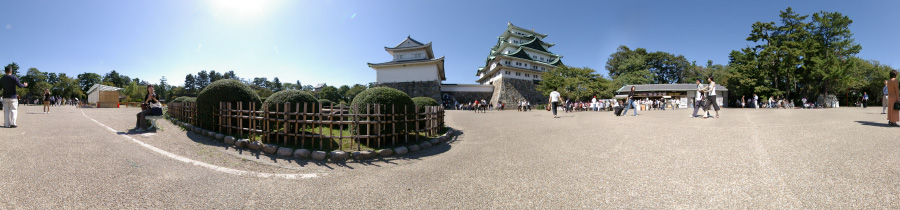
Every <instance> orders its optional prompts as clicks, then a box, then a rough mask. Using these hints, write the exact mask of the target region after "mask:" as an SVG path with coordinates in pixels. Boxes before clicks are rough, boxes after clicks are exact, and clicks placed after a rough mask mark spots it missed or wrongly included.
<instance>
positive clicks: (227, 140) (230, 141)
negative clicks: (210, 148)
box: [225, 136, 236, 145]
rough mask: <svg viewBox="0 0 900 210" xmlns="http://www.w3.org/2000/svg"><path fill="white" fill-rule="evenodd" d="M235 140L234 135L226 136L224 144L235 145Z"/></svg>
mask: <svg viewBox="0 0 900 210" xmlns="http://www.w3.org/2000/svg"><path fill="white" fill-rule="evenodd" d="M235 141H236V140H235V139H234V136H226V137H225V144H228V145H236V144H234V142H235Z"/></svg>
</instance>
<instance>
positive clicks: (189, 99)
mask: <svg viewBox="0 0 900 210" xmlns="http://www.w3.org/2000/svg"><path fill="white" fill-rule="evenodd" d="M182 102H197V98H195V97H189V96H181V97H178V98H175V99H172V103H182Z"/></svg>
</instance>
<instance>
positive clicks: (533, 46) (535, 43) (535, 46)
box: [521, 37, 553, 54]
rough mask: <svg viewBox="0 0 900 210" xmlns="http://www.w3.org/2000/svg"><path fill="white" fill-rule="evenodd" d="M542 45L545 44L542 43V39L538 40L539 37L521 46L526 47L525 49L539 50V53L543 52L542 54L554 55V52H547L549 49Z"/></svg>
mask: <svg viewBox="0 0 900 210" xmlns="http://www.w3.org/2000/svg"><path fill="white" fill-rule="evenodd" d="M541 43H543V42H542V41H541V39H539V38H537V37H534V39H531V41H529V42H526V43H524V44H521V45H522V46H524V47H528V48H531V49H534V50H537V51H541V52H546V53H550V54H553V53H552V52H550V51H549V50H547V48H544V46H543V45H541Z"/></svg>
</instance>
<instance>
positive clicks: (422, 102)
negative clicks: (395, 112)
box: [412, 97, 440, 113]
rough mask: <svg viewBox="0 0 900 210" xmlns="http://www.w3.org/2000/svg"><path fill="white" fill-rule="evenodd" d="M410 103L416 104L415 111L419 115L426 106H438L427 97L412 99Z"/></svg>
mask: <svg viewBox="0 0 900 210" xmlns="http://www.w3.org/2000/svg"><path fill="white" fill-rule="evenodd" d="M412 101H413V103H415V104H416V111H417V112H419V113H422V112H424V111H425V107H426V106H440V104H438V102H437V101H435V100H434V99H433V98H429V97H415V98H412Z"/></svg>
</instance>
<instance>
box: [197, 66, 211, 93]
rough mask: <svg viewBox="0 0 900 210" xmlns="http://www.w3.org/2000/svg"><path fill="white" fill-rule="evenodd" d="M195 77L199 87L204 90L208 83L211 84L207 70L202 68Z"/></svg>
mask: <svg viewBox="0 0 900 210" xmlns="http://www.w3.org/2000/svg"><path fill="white" fill-rule="evenodd" d="M194 79H196V80H197V81H196V82H194V84H195V85H197V88H198V89H200V90H203V89H204V88H206V86H207V85H209V73H206V70H202V71H200V72H199V73H197V77H196V78H194Z"/></svg>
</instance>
